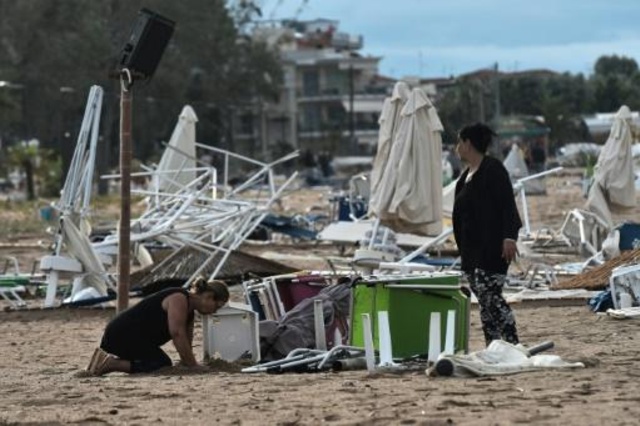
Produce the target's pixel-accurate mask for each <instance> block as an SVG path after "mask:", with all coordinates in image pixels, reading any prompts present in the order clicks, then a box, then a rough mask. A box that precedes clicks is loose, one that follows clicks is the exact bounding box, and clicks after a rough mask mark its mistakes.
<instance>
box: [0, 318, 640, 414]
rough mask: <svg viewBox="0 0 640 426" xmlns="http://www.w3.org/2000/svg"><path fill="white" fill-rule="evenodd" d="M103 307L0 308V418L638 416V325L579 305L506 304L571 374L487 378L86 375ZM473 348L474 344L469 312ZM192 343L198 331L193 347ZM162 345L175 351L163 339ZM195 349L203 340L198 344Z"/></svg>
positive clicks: (527, 338)
mask: <svg viewBox="0 0 640 426" xmlns="http://www.w3.org/2000/svg"><path fill="white" fill-rule="evenodd" d="M112 315H113V311H112V310H97V309H92V310H79V309H76V310H70V309H58V310H50V311H30V312H6V313H2V314H0V318H1V320H0V336H2V345H0V359H1V360H2V363H0V377H2V386H1V387H0V424H12V423H29V424H69V423H80V424H157V423H163V424H238V425H239V424H246V425H251V424H256V425H257V424H274V425H276V424H278V425H295V424H307V425H315V424H321V423H325V424H381V425H382V424H429V425H438V424H468V425H484V424H550V425H555V424H565V425H584V424H593V425H597V424H607V425H610V424H629V425H631V424H637V419H638V418H639V416H640V404H639V402H640V395H638V393H637V389H638V383H637V381H638V380H640V360H638V356H637V354H638V352H639V351H640V340H639V336H640V334H639V333H638V324H639V323H638V322H637V321H633V320H629V321H616V320H613V319H609V318H606V317H602V316H596V315H594V314H593V313H591V312H589V311H588V309H587V308H586V307H571V308H547V307H542V308H540V307H538V308H535V309H534V308H526V307H524V306H518V307H516V315H517V320H518V324H519V328H520V334H521V338H522V340H523V341H524V342H525V343H530V344H534V343H539V342H541V341H543V340H552V341H554V342H555V344H556V347H555V349H554V350H553V353H556V354H559V355H561V356H563V357H564V358H565V359H567V360H579V361H583V362H585V363H586V364H587V365H588V368H585V369H581V370H562V371H548V372H547V371H545V372H535V373H522V374H518V375H513V376H507V377H498V378H488V379H487V378H485V379H459V378H428V377H427V376H426V375H425V374H423V373H422V372H420V371H418V372H412V373H403V374H390V373H384V374H376V375H370V374H369V373H367V372H366V371H349V372H340V373H333V372H327V373H313V374H309V373H307V374H293V373H288V374H283V375H266V374H253V375H248V374H243V373H232V372H224V371H222V372H221V371H216V370H214V369H211V370H207V371H202V372H199V373H197V374H188V373H187V372H185V371H180V370H179V371H173V372H161V373H156V374H148V375H140V376H128V375H125V374H119V373H118V374H112V375H108V376H105V377H100V378H94V377H86V376H84V374H83V372H82V371H83V369H84V368H85V367H86V364H87V362H88V359H89V356H90V355H91V352H92V349H93V347H94V346H95V344H96V342H97V341H98V340H99V338H100V335H101V331H102V328H103V327H104V325H105V323H106V322H107V320H108V319H109V318H110V317H111V316H112ZM471 330H472V333H471V336H472V338H471V349H472V350H478V349H481V348H482V342H481V341H480V340H479V336H480V331H479V330H480V325H479V320H478V316H477V315H476V312H475V310H474V313H473V315H472V321H471ZM197 342H201V339H200V334H199V327H198V330H197V334H196V343H197ZM166 349H167V351H168V353H169V354H170V355H171V356H172V357H173V358H174V359H177V354H176V352H175V350H173V348H172V347H171V345H170V344H168V345H167V346H166ZM195 351H196V353H197V354H201V353H202V350H201V346H200V345H199V344H198V343H197V346H196V348H195Z"/></svg>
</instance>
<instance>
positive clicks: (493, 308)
mask: <svg viewBox="0 0 640 426" xmlns="http://www.w3.org/2000/svg"><path fill="white" fill-rule="evenodd" d="M466 276H467V279H468V280H469V284H470V286H471V291H472V292H473V294H475V295H476V298H477V299H478V304H479V305H480V320H481V321H482V331H483V332H484V340H485V342H486V344H487V346H488V345H489V343H491V341H493V340H497V339H502V340H504V341H506V342H509V343H512V344H514V345H516V344H518V343H519V340H518V331H517V330H516V320H515V318H514V316H513V312H512V311H511V307H509V305H508V304H507V301H506V300H504V297H503V296H502V287H503V286H504V284H505V282H506V280H507V277H506V275H503V274H494V273H490V272H486V271H483V270H482V269H476V270H475V271H474V272H473V273H472V274H466Z"/></svg>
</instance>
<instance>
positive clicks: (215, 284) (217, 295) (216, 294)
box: [191, 277, 229, 302]
mask: <svg viewBox="0 0 640 426" xmlns="http://www.w3.org/2000/svg"><path fill="white" fill-rule="evenodd" d="M191 291H193V292H194V293H195V294H203V293H206V292H211V293H213V298H214V300H216V301H218V302H227V301H228V300H229V287H227V284H225V282H224V281H220V280H211V281H207V280H205V279H204V278H203V277H198V278H196V279H195V280H194V281H193V283H191Z"/></svg>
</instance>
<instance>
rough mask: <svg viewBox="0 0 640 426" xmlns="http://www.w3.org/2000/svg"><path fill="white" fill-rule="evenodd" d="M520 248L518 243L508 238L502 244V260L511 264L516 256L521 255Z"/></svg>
mask: <svg viewBox="0 0 640 426" xmlns="http://www.w3.org/2000/svg"><path fill="white" fill-rule="evenodd" d="M519 254H520V253H519V252H518V246H517V245H516V242H515V241H514V240H512V239H509V238H506V239H505V240H504V241H503V242H502V258H503V259H504V260H505V261H506V262H507V263H511V262H512V261H513V260H515V259H516V255H519Z"/></svg>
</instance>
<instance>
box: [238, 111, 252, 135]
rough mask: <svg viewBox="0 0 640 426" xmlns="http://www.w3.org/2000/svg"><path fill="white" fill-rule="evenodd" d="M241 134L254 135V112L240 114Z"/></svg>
mask: <svg viewBox="0 0 640 426" xmlns="http://www.w3.org/2000/svg"><path fill="white" fill-rule="evenodd" d="M239 130H240V134H242V135H252V134H253V114H248V113H246V114H242V115H241V116H240V129H239Z"/></svg>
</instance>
